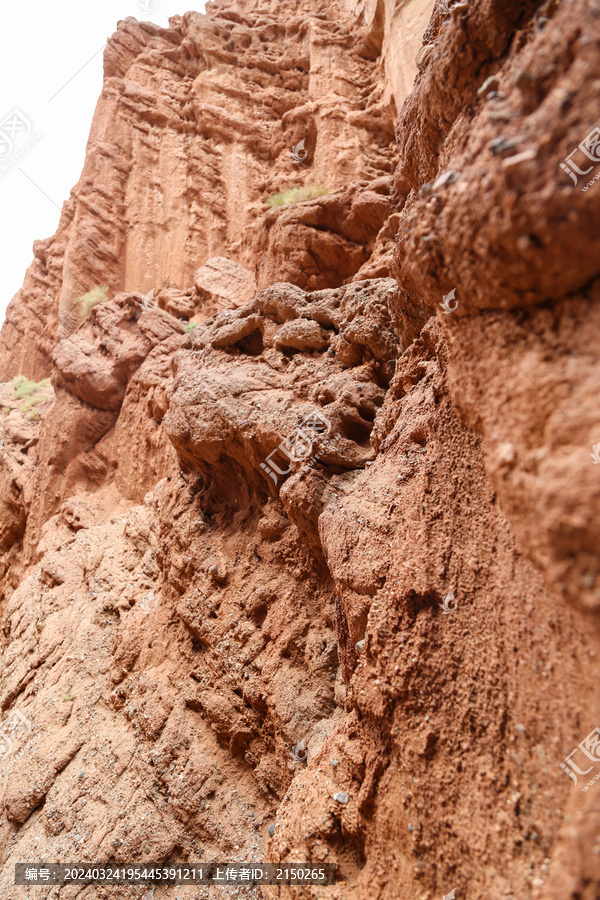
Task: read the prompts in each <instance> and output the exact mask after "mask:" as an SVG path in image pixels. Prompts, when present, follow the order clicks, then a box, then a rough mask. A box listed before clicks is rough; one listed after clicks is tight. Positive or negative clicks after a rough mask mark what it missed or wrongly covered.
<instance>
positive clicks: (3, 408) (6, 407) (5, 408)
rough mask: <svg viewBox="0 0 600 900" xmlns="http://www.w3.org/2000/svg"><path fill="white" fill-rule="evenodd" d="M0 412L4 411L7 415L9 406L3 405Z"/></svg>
mask: <svg viewBox="0 0 600 900" xmlns="http://www.w3.org/2000/svg"><path fill="white" fill-rule="evenodd" d="M2 412H3V413H4V415H5V416H7V415H8V414H9V413H10V406H3V407H2Z"/></svg>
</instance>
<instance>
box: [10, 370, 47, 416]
mask: <svg viewBox="0 0 600 900" xmlns="http://www.w3.org/2000/svg"><path fill="white" fill-rule="evenodd" d="M10 387H11V391H12V394H13V397H14V398H15V400H22V401H23V402H22V403H20V404H19V409H20V410H21V412H22V413H23V415H25V414H26V413H29V418H30V419H32V420H34V419H37V418H39V413H38V411H37V410H36V409H35V407H36V406H39V404H40V403H45V401H46V400H50V398H51V396H52V393H51V389H50V379H48V378H43V379H42V380H41V381H30V380H29V379H28V378H25V376H24V375H16V376H15V377H14V378H13V380H12V381H11V383H10Z"/></svg>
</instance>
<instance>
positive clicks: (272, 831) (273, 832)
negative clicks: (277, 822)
mask: <svg viewBox="0 0 600 900" xmlns="http://www.w3.org/2000/svg"><path fill="white" fill-rule="evenodd" d="M269 834H270V835H271V837H273V835H274V834H275V826H274V825H269Z"/></svg>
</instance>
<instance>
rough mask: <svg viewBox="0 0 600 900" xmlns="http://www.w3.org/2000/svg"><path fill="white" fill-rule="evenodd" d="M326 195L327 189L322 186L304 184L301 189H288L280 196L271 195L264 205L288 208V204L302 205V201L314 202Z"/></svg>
mask: <svg viewBox="0 0 600 900" xmlns="http://www.w3.org/2000/svg"><path fill="white" fill-rule="evenodd" d="M327 193H328V191H327V188H326V187H325V186H324V185H322V184H305V185H304V186H303V187H294V188H288V189H287V191H282V192H281V193H280V194H273V196H272V197H269V198H268V199H267V200H266V201H265V203H266V204H267V206H270V207H271V208H273V207H275V206H288V205H289V204H290V203H302V201H303V200H316V198H317V197H323V196H324V195H325V194H327Z"/></svg>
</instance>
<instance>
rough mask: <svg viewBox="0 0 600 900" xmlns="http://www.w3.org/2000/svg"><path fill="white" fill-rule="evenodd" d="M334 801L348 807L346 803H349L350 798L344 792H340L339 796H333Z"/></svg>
mask: <svg viewBox="0 0 600 900" xmlns="http://www.w3.org/2000/svg"><path fill="white" fill-rule="evenodd" d="M333 799H334V800H337V802H338V803H343V804H344V805H346V803H348V802H349V800H350V797H349V796H348V794H346V793H345V792H344V791H338V792H337V794H334V795H333Z"/></svg>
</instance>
